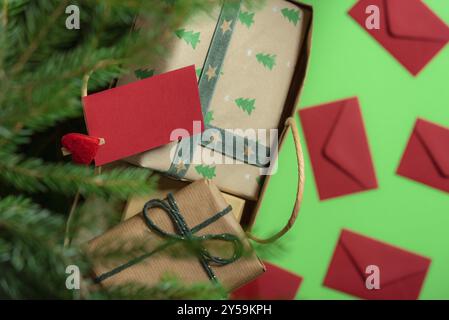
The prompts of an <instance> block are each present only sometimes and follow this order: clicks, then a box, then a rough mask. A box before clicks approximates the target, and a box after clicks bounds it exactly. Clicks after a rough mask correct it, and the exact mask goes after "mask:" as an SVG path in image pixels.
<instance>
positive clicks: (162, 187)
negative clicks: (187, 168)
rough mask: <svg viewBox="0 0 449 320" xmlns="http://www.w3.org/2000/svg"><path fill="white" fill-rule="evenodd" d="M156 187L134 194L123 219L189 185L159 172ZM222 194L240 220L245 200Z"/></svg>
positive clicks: (127, 204)
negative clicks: (154, 200) (145, 192)
mask: <svg viewBox="0 0 449 320" xmlns="http://www.w3.org/2000/svg"><path fill="white" fill-rule="evenodd" d="M155 175H156V176H157V177H158V181H157V186H156V189H155V190H154V191H153V192H152V193H151V194H149V195H148V196H134V197H131V198H130V199H128V201H127V203H126V206H125V210H124V212H123V216H122V220H128V219H130V218H132V217H134V216H135V215H137V214H139V213H141V212H142V208H143V206H144V205H145V203H146V202H148V201H149V200H153V199H165V198H166V197H167V195H168V194H169V193H175V192H176V191H177V190H180V189H182V188H184V187H185V186H187V182H184V181H179V180H174V179H170V178H168V177H164V176H161V175H158V174H155ZM221 195H222V196H223V198H224V199H225V201H226V202H227V203H228V204H229V205H230V206H231V207H232V214H233V215H234V217H235V219H236V220H237V221H239V222H240V219H241V218H242V215H243V210H244V208H245V200H243V199H242V198H238V197H236V196H233V195H230V194H227V193H224V192H222V193H221Z"/></svg>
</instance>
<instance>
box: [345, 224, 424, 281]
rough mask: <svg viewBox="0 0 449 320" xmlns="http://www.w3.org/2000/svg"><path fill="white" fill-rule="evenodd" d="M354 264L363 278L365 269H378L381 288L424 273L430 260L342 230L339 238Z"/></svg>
mask: <svg viewBox="0 0 449 320" xmlns="http://www.w3.org/2000/svg"><path fill="white" fill-rule="evenodd" d="M340 244H341V245H342V246H344V248H345V249H346V251H347V253H348V254H349V255H350V257H351V258H352V260H353V262H354V264H355V265H356V267H357V268H358V270H359V271H360V274H361V275H363V277H364V278H365V277H366V276H368V275H369V274H366V273H365V271H366V267H367V266H369V265H376V266H378V267H379V272H380V284H381V288H382V287H384V286H387V285H389V284H391V283H394V282H397V281H400V280H402V279H405V278H407V277H409V276H412V275H415V274H419V273H422V272H426V270H427V268H428V267H429V264H430V260H429V259H428V258H425V257H421V256H418V255H416V254H414V253H411V252H408V251H405V250H403V249H400V248H397V247H394V246H391V245H389V244H386V243H383V242H380V241H377V240H374V239H371V238H368V237H365V236H362V235H359V234H356V233H354V232H351V231H348V230H344V231H343V232H342V234H341V237H340Z"/></svg>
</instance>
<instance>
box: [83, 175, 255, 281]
mask: <svg viewBox="0 0 449 320" xmlns="http://www.w3.org/2000/svg"><path fill="white" fill-rule="evenodd" d="M174 201H175V202H176V206H177V207H178V209H179V210H176V208H175V207H176V206H173V204H169V202H164V203H165V204H164V205H162V206H169V208H166V209H164V210H163V209H162V208H161V207H153V208H149V209H148V210H144V212H146V216H147V217H149V219H148V218H145V214H142V213H141V214H138V215H136V216H134V217H132V218H130V219H128V220H126V221H124V222H122V223H120V224H119V225H117V226H116V227H114V228H113V229H111V230H109V231H108V232H106V233H105V234H104V235H102V236H100V237H98V238H96V239H94V240H92V241H91V242H90V243H89V244H88V249H87V250H88V252H90V253H91V254H92V256H94V257H95V256H96V254H95V253H98V252H106V253H107V252H115V251H116V249H117V248H119V247H120V248H122V249H124V250H123V251H127V248H126V245H128V246H130V248H132V247H133V246H134V247H135V244H136V243H138V244H139V245H140V244H143V246H144V249H143V251H144V252H139V251H136V250H129V251H130V252H132V253H130V254H129V256H127V257H123V258H117V259H114V260H113V261H110V260H109V259H107V262H106V261H105V260H102V259H99V258H97V259H96V260H94V267H93V271H94V274H95V277H96V278H95V280H96V282H99V283H100V284H101V285H103V286H113V285H123V284H127V283H138V284H143V285H145V286H148V287H151V286H154V285H156V284H158V283H159V282H160V281H161V279H162V278H163V277H164V276H166V275H167V276H169V275H170V276H175V277H177V278H178V279H179V280H180V281H182V282H183V283H185V284H193V283H207V282H208V281H211V280H212V281H214V280H213V278H214V277H215V278H216V279H217V281H218V282H220V283H221V284H222V285H223V287H224V288H225V289H227V290H233V289H235V288H238V287H240V286H242V285H244V284H245V283H247V282H249V281H251V280H252V279H254V278H256V277H257V276H258V275H260V274H261V273H263V272H264V266H263V264H262V263H261V262H260V260H259V259H258V258H257V256H256V255H255V253H254V252H253V251H252V249H251V245H250V244H249V242H248V240H247V239H246V237H245V234H244V232H243V230H242V228H241V227H240V225H239V223H238V222H237V221H236V220H235V218H234V216H233V215H232V211H229V205H228V204H227V203H226V201H225V200H224V198H223V197H222V195H221V193H220V191H219V190H218V188H217V187H216V186H215V185H214V184H213V183H212V182H210V181H206V180H199V181H196V182H194V183H192V184H189V185H188V186H187V187H185V188H183V189H181V190H179V191H178V192H177V193H175V194H174ZM176 212H178V213H179V215H180V216H181V217H182V218H179V216H177V215H176ZM224 212H227V214H223V213H224ZM217 214H219V215H217ZM175 221H178V222H175ZM179 221H181V222H179ZM206 221H207V222H206ZM183 222H185V225H183ZM196 226H200V227H197V228H196ZM178 228H179V229H178ZM186 228H187V229H188V230H190V231H191V232H192V234H193V237H194V238H193V239H191V240H196V241H195V242H196V243H199V244H200V245H201V250H198V251H196V252H195V253H191V254H185V255H181V256H173V254H170V251H169V250H170V247H172V246H183V245H184V244H185V243H184V241H185V240H182V239H180V238H179V237H180V236H181V234H182V233H183V231H181V230H184V231H185V230H186ZM159 229H160V231H159ZM161 231H162V232H161ZM187 233H188V232H187ZM177 237H178V238H177ZM186 237H187V238H188V237H189V236H185V235H184V238H186ZM237 240H238V241H237ZM214 243H216V244H217V245H214ZM225 245H226V246H227V248H225ZM177 248H180V250H181V251H182V252H184V251H185V247H177ZM183 248H184V249H183ZM225 249H226V250H225ZM205 251H206V254H205V253H204V252H205ZM200 253H201V254H200ZM208 254H210V255H212V256H215V257H216V258H215V259H214V261H212V260H213V259H210V257H209V258H208ZM97 257H98V256H97ZM218 258H221V259H223V260H227V263H223V264H220V263H217V260H218V261H219V260H220V259H218Z"/></svg>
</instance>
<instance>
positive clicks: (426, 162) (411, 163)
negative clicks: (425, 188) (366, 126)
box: [397, 119, 449, 192]
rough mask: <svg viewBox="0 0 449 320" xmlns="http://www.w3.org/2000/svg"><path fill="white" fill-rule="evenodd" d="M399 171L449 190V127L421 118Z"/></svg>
mask: <svg viewBox="0 0 449 320" xmlns="http://www.w3.org/2000/svg"><path fill="white" fill-rule="evenodd" d="M397 173H398V174H399V175H401V176H404V177H407V178H410V179H412V180H415V181H418V182H421V183H424V184H426V185H429V186H431V187H434V188H437V189H440V190H442V191H446V192H449V129H448V128H445V127H442V126H439V125H437V124H434V123H431V122H429V121H426V120H422V119H418V120H417V121H416V125H415V128H414V130H413V132H412V135H411V137H410V140H409V142H408V145H407V148H406V150H405V152H404V155H403V157H402V161H401V164H400V165H399V168H398V170H397Z"/></svg>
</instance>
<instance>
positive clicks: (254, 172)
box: [118, 0, 309, 200]
mask: <svg viewBox="0 0 449 320" xmlns="http://www.w3.org/2000/svg"><path fill="white" fill-rule="evenodd" d="M261 3H262V5H258V6H256V7H255V8H246V7H245V6H244V5H241V6H240V5H239V4H238V2H237V5H236V2H235V1H234V2H228V3H227V4H225V6H224V7H223V8H216V10H215V11H213V12H211V13H209V14H206V13H203V14H202V15H197V16H194V17H193V18H192V19H191V20H190V21H189V22H188V23H187V24H186V25H185V26H183V27H181V28H180V29H179V30H177V31H176V32H175V33H174V34H173V35H172V37H173V41H172V43H171V48H170V53H169V54H168V55H167V56H165V57H163V58H162V59H161V61H157V62H155V63H154V64H152V65H150V66H145V67H143V68H138V69H136V71H135V73H134V74H133V75H129V76H126V77H124V78H122V79H120V81H119V83H118V85H123V84H126V83H129V82H132V81H136V80H137V79H139V78H143V77H145V76H151V75H152V74H160V73H163V72H167V71H171V70H175V69H179V68H182V67H185V66H187V65H192V64H194V65H195V66H196V70H197V75H198V84H199V89H200V96H201V102H202V109H203V116H204V120H205V124H206V127H207V128H214V129H217V131H216V132H218V134H217V133H216V132H214V134H213V136H212V137H209V138H208V139H206V140H204V139H203V141H200V142H199V143H196V142H195V143H194V144H195V147H194V148H193V152H192V153H191V154H190V155H187V156H186V155H185V154H184V155H181V156H180V155H178V156H175V158H174V159H171V157H170V152H171V151H172V148H177V147H179V143H178V142H173V143H171V144H169V145H166V146H163V147H160V148H157V149H154V150H151V151H148V152H144V153H142V154H139V155H137V156H133V157H131V158H129V159H127V161H129V162H131V163H132V164H135V165H138V166H142V167H146V168H151V169H154V170H157V171H160V172H164V173H167V174H168V175H170V176H172V177H175V178H177V179H186V180H190V181H194V180H198V179H203V178H207V179H212V180H213V181H214V182H215V183H216V184H217V186H218V187H219V188H220V190H222V191H225V192H228V193H231V194H234V195H237V196H240V197H243V198H245V199H250V200H256V199H257V198H258V194H259V189H260V184H261V178H262V177H261V170H260V169H261V167H263V166H264V165H265V166H266V165H267V163H266V162H264V160H263V159H261V158H260V157H258V156H257V154H259V152H262V153H264V154H270V147H272V146H271V143H270V140H269V139H261V137H260V136H257V137H249V138H248V137H246V138H245V137H243V138H242V136H241V135H238V134H234V138H235V139H236V140H238V139H242V140H240V141H243V143H244V148H241V149H240V150H239V151H234V152H231V153H229V152H228V151H227V150H226V148H225V145H226V144H227V143H228V142H229V139H224V138H225V136H224V132H229V130H234V129H242V130H246V129H256V130H257V129H267V130H270V129H278V128H282V127H283V125H284V123H283V122H284V121H285V117H286V114H285V113H289V112H290V110H291V109H292V108H294V106H292V104H294V102H292V101H288V100H289V99H288V95H289V90H290V89H291V88H290V87H291V83H292V79H293V77H294V73H295V70H296V69H298V68H300V67H301V66H300V65H299V64H300V59H299V56H300V53H301V50H302V48H303V43H304V42H305V35H306V34H307V32H308V25H309V24H308V20H309V16H308V15H307V14H306V11H304V10H303V9H302V7H301V6H299V5H297V4H295V3H293V2H290V1H283V0H267V1H265V2H261ZM145 27H147V26H145V22H142V21H141V22H140V23H138V24H137V28H142V29H145ZM293 89H297V88H295V87H294V86H293ZM296 94H297V92H296ZM287 104H289V105H288V106H287ZM287 116H288V115H287ZM272 134H273V133H272ZM268 135H269V134H268ZM272 137H273V136H272ZM203 138H204V137H203ZM173 150H176V149H173ZM271 151H272V150H271ZM175 154H178V153H177V152H176V153H175ZM192 155H193V157H194V158H197V159H201V161H200V162H197V161H195V163H191V162H189V156H192ZM186 157H187V158H186ZM206 157H208V158H215V159H217V158H219V159H221V160H225V161H231V162H232V160H234V164H214V163H213V161H212V162H211V161H205V160H204V159H205V158H206ZM189 163H191V164H190V165H189Z"/></svg>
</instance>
